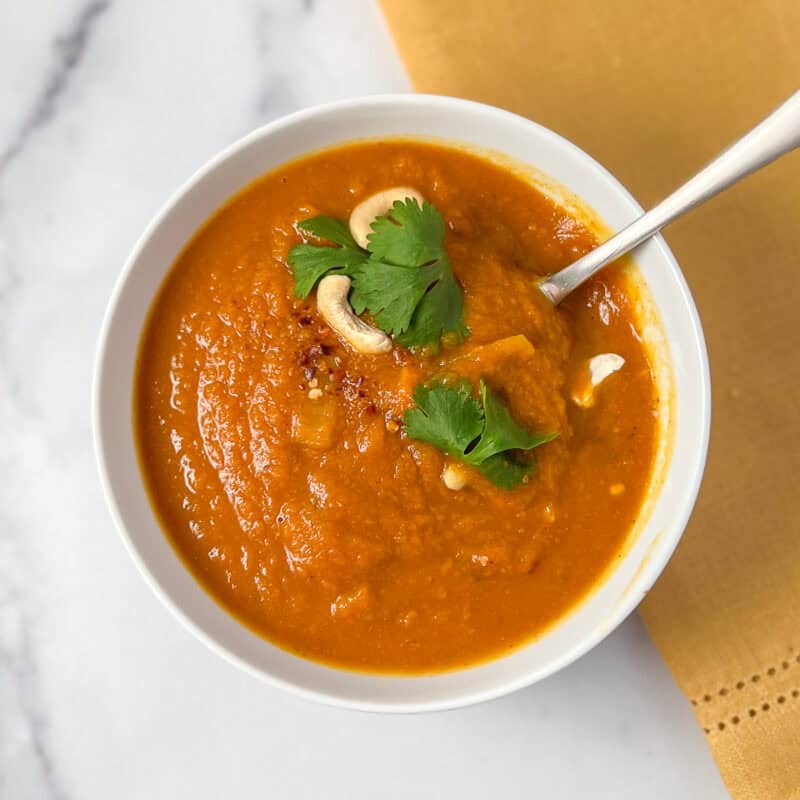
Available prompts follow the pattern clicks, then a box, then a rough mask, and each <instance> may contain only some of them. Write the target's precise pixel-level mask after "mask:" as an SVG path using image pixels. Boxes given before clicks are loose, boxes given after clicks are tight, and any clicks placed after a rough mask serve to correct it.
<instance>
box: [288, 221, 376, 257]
mask: <svg viewBox="0 0 800 800" xmlns="http://www.w3.org/2000/svg"><path fill="white" fill-rule="evenodd" d="M297 227H298V228H300V230H301V231H307V232H308V233H310V234H312V235H313V236H316V237H317V238H318V239H327V240H328V241H329V242H333V243H334V244H338V245H341V246H342V247H349V248H350V249H351V250H361V248H360V247H359V246H358V245H357V244H356V240H355V239H354V238H353V237H352V236H351V234H350V230H349V228H348V227H347V225H345V224H344V222H342V221H341V220H339V219H334V218H333V217H326V216H323V215H320V216H318V217H311V219H304V220H303V221H302V222H298V223H297Z"/></svg>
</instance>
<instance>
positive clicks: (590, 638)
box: [91, 92, 711, 713]
mask: <svg viewBox="0 0 800 800" xmlns="http://www.w3.org/2000/svg"><path fill="white" fill-rule="evenodd" d="M431 105H434V106H438V110H440V111H441V112H442V113H443V114H446V113H447V112H448V110H451V109H455V108H459V109H469V110H471V111H472V112H474V113H476V114H489V115H492V116H497V117H500V118H506V119H508V120H510V121H513V122H514V123H515V124H520V123H522V124H523V125H524V126H529V127H530V129H531V130H535V131H538V133H539V135H543V136H545V137H547V138H550V139H554V140H556V141H557V143H558V145H559V146H561V147H564V148H566V149H569V150H572V151H573V153H574V154H575V155H577V157H578V158H579V159H582V160H583V161H585V162H586V165H587V167H592V168H593V169H594V170H596V171H597V172H599V173H601V174H602V175H603V176H604V177H605V178H606V180H607V182H608V183H609V185H610V186H611V187H613V190H614V191H615V192H616V194H617V196H618V199H620V200H622V201H623V202H624V203H625V204H626V205H627V206H628V207H629V209H630V210H631V211H632V212H634V213H635V214H637V215H638V214H641V213H643V209H642V207H641V206H640V205H639V203H638V202H637V201H636V199H635V198H634V197H633V195H632V194H631V193H630V192H629V191H628V189H627V188H626V187H625V186H624V185H623V184H622V183H621V182H620V181H619V180H618V179H617V178H616V177H615V176H614V175H613V174H612V173H611V172H610V171H609V170H608V169H606V167H604V166H603V165H602V164H601V163H599V162H598V161H596V160H595V159H594V158H593V157H592V156H591V155H589V154H588V153H586V152H585V151H584V150H582V149H581V148H580V147H578V146H577V145H576V144H574V143H573V142H571V141H570V140H569V139H567V138H565V137H564V136H562V135H560V134H558V133H556V132H555V131H553V130H551V129H549V128H547V127H545V126H543V125H541V124H540V123H537V122H535V121H533V120H531V119H528V118H527V117H524V116H521V115H519V114H516V113H514V112H511V111H508V110H505V109H502V108H498V107H496V106H493V105H490V104H487V103H481V102H476V101H473V100H466V99H462V98H457V97H449V96H446V95H436V94H422V93H410V92H401V93H392V94H375V95H366V96H358V97H352V98H347V99H344V100H337V101H333V102H328V103H322V104H317V105H313V106H309V107H307V108H303V109H300V110H298V111H295V112H293V113H290V114H287V115H284V116H282V117H279V118H278V119H275V120H273V121H271V122H268V123H266V124H265V125H262V126H260V127H258V128H256V129H254V130H253V131H251V132H250V133H248V134H246V135H244V136H242V137H241V138H239V139H237V140H236V141H234V142H233V143H231V144H230V145H228V146H227V147H225V148H223V149H222V150H221V151H219V152H218V153H217V154H216V155H215V156H213V157H212V158H210V159H208V160H207V161H206V162H205V163H204V164H202V165H201V166H200V167H199V168H198V169H197V170H195V171H194V172H193V173H192V174H191V175H190V176H189V178H187V179H186V180H185V181H184V182H183V183H182V184H181V185H180V186H179V188H178V189H177V190H175V191H174V192H173V193H172V195H171V196H170V197H169V198H168V200H167V201H166V202H165V203H164V204H163V205H162V206H161V207H160V208H159V210H158V211H157V213H156V214H155V215H154V216H153V217H152V219H151V220H150V222H149V223H148V224H147V226H146V227H145V229H144V231H143V232H142V234H141V235H140V236H139V238H138V239H137V241H136V243H135V245H134V246H133V248H132V250H131V252H130V254H129V255H128V257H127V259H126V260H125V263H124V265H123V267H122V269H121V271H120V273H119V275H118V276H117V279H116V281H115V283H114V287H113V290H112V292H111V295H110V297H109V300H108V303H107V306H106V310H105V313H104V315H103V321H102V325H101V328H100V332H99V338H98V344H97V349H96V352H95V358H94V363H93V378H92V387H91V419H92V438H93V445H94V451H95V458H96V461H97V465H98V471H99V475H100V483H101V486H102V491H103V495H104V497H105V501H106V504H107V506H108V509H109V511H110V513H111V517H112V519H113V521H114V524H115V527H116V528H117V531H118V532H119V534H120V537H121V538H122V541H123V544H124V546H125V549H126V550H127V551H128V553H129V555H130V556H131V558H132V560H133V562H134V563H135V564H136V567H137V568H138V570H139V572H140V573H141V575H142V576H143V578H144V580H145V582H146V583H147V584H148V585H149V586H150V588H151V590H152V591H153V592H154V593H155V594H156V596H157V597H158V598H159V599H160V600H161V602H162V603H163V604H164V605H165V606H166V608H168V609H169V611H170V612H171V613H172V614H173V615H174V616H175V617H176V618H177V619H178V620H180V622H181V623H182V624H183V625H184V626H185V627H186V628H187V629H188V630H189V631H190V632H191V633H192V634H193V635H194V636H195V637H197V638H198V639H199V640H200V641H201V642H203V643H204V644H205V645H206V646H208V647H209V648H210V649H211V650H212V651H214V652H215V653H217V654H218V655H220V656H221V657H222V658H224V659H225V660H226V661H228V662H229V663H231V664H233V665H235V666H237V667H239V668H240V669H242V670H243V671H245V672H247V673H248V674H250V675H253V676H254V677H256V678H258V679H260V680H262V681H264V682H266V683H267V684H270V685H272V686H275V687H277V688H280V689H284V690H286V691H288V692H290V693H292V694H295V695H298V696H300V697H302V698H304V699H309V700H314V701H317V702H321V703H324V704H327V705H332V706H337V707H340V708H348V709H353V710H361V711H370V712H393V713H420V712H430V711H442V710H449V709H454V708H461V707H464V706H469V705H474V704H477V703H482V702H486V701H489V700H493V699H496V698H498V697H502V696H504V695H506V694H510V693H512V692H515V691H517V690H519V689H522V688H525V687H526V686H530V685H532V684H533V683H536V682H537V681H539V680H542V679H543V678H545V677H547V676H549V675H552V674H553V673H555V672H557V671H559V670H560V669H562V668H564V667H565V666H568V665H569V664H571V663H572V662H573V661H575V660H576V659H578V658H579V657H580V656H582V655H583V654H585V653H586V652H588V651H589V650H591V649H592V648H593V647H595V646H596V645H597V644H599V643H600V642H601V641H602V640H603V639H605V638H606V636H608V635H609V634H610V633H611V632H612V631H614V630H615V629H616V628H617V627H618V626H619V625H620V624H621V623H622V622H623V621H624V620H625V619H626V618H627V617H628V616H629V615H630V613H631V612H632V611H633V610H634V609H635V608H636V606H637V605H638V604H639V602H641V599H642V597H643V593H642V592H637V591H632V590H630V589H629V590H627V591H626V592H625V593H624V594H623V596H622V598H621V600H620V601H619V602H618V604H617V606H616V608H615V611H614V614H613V620H611V621H610V623H609V624H608V625H606V626H594V627H593V629H592V630H591V631H590V632H589V633H587V634H586V635H584V636H582V637H581V638H580V639H579V640H578V641H576V642H575V643H574V644H573V645H572V646H571V647H569V648H566V649H565V650H564V651H563V652H562V653H561V654H560V655H559V656H557V657H554V658H551V659H550V660H549V661H548V662H547V664H546V665H545V666H544V667H541V668H539V669H533V670H529V671H528V672H526V673H525V674H522V675H520V676H518V677H516V678H515V679H513V680H507V681H505V682H502V683H497V684H495V685H493V686H490V687H487V688H481V689H477V690H473V691H466V692H464V693H462V694H460V695H458V696H455V697H445V698H442V699H437V700H425V701H418V702H413V701H405V700H402V701H395V700H392V701H361V700H357V699H353V698H350V697H344V696H342V695H338V694H336V693H335V692H332V691H326V690H317V689H310V688H307V687H305V686H302V685H300V684H297V683H294V682H292V681H290V680H286V679H283V678H281V677H279V676H277V675H274V674H272V673H271V672H269V671H267V670H265V669H262V668H261V667H259V666H257V665H255V664H253V663H251V662H249V661H248V660H247V659H246V658H244V657H243V656H241V655H239V654H237V653H236V652H234V651H233V650H232V649H230V648H229V647H228V646H226V645H225V644H223V643H222V642H220V641H219V640H217V639H216V638H214V637H213V636H212V635H211V634H209V633H208V632H206V631H205V630H204V629H203V628H202V627H200V626H199V625H198V624H197V623H196V622H195V621H194V620H192V619H191V618H190V616H189V615H188V613H187V612H186V611H184V609H183V608H181V606H180V605H179V604H178V603H177V602H176V601H175V600H174V599H173V598H172V597H171V596H170V595H169V593H168V592H167V591H166V590H165V589H164V587H163V586H162V585H161V583H160V582H159V580H158V579H157V578H156V577H155V575H154V574H153V573H152V571H151V570H150V568H149V567H148V565H147V563H146V560H145V558H144V557H143V556H142V554H141V552H140V551H139V549H138V547H137V545H136V543H135V541H134V537H133V536H132V535H131V533H130V532H129V530H128V528H127V525H126V523H125V521H124V519H123V515H122V512H121V510H120V508H119V505H118V503H117V499H116V496H115V492H114V489H113V484H112V480H111V477H110V471H109V465H108V460H107V455H106V445H105V440H104V436H103V425H102V419H101V417H102V413H103V409H102V400H101V394H102V387H103V385H104V382H105V380H106V378H105V364H106V356H107V345H108V340H109V334H110V331H111V329H112V326H113V323H114V320H115V317H116V314H117V312H118V310H119V308H120V301H121V299H122V296H123V293H124V290H125V287H126V284H127V283H128V280H129V278H130V275H131V273H132V272H133V270H134V267H135V265H136V263H137V262H138V260H139V257H140V255H141V252H142V250H143V249H144V248H145V245H146V244H147V243H148V241H149V240H150V239H151V237H152V236H153V234H154V232H155V231H156V230H157V229H158V228H159V227H160V226H161V225H162V224H163V222H164V220H165V219H166V218H167V217H168V216H169V214H170V213H171V212H172V210H173V209H174V207H175V206H176V205H177V204H178V203H179V201H180V200H181V199H182V198H183V197H185V196H186V195H187V194H188V193H190V192H191V191H192V189H193V188H194V187H195V186H196V185H197V184H198V183H200V182H201V181H202V180H203V178H205V177H206V176H207V175H208V174H210V173H212V172H214V171H215V170H216V169H217V168H218V167H220V166H221V165H222V164H223V163H224V162H225V161H227V160H228V159H229V158H230V157H231V156H233V155H234V154H235V153H237V152H239V151H240V150H242V149H244V148H246V147H247V146H248V145H250V144H251V143H253V142H255V141H258V140H260V139H262V138H265V137H269V136H270V135H272V134H274V133H277V132H278V131H281V130H283V129H285V128H289V127H291V126H294V125H297V124H300V123H303V122H305V121H307V120H311V119H313V118H314V117H317V116H324V115H326V114H330V113H336V112H343V111H350V110H357V109H369V108H381V107H398V106H399V107H413V106H431ZM408 136H409V137H413V134H409V135H408ZM358 138H359V137H354V140H358ZM330 146H335V145H334V144H333V143H332V144H331V145H330ZM310 152H311V151H310ZM499 152H502V150H499ZM299 157H302V156H299ZM533 166H534V167H536V165H533ZM537 169H538V167H537ZM545 174H547V173H546V171H545ZM257 177H258V176H254V177H253V179H254V180H255V179H256V178H257ZM649 241H651V242H652V243H653V245H654V246H655V248H656V249H657V250H658V252H659V255H660V257H661V258H662V259H663V261H664V262H665V266H666V267H667V268H668V269H669V271H670V273H671V278H672V279H673V280H674V282H675V286H676V288H677V289H678V291H679V293H680V295H681V299H682V300H683V302H684V303H685V306H686V308H687V309H688V312H689V320H690V322H691V345H692V348H693V349H694V351H695V355H696V357H697V361H698V365H699V367H700V385H699V386H698V387H697V390H698V394H699V403H698V406H699V408H698V410H699V412H700V428H701V439H700V441H698V442H697V449H698V451H699V458H698V459H697V460H696V462H695V465H694V469H693V471H692V473H691V475H689V476H687V477H686V478H684V480H683V481H682V482H683V483H684V485H687V487H688V491H687V493H686V503H685V506H684V507H683V508H682V510H681V512H680V514H679V515H678V516H676V517H675V522H674V523H673V524H672V526H671V527H672V530H673V531H674V533H673V534H672V535H670V536H659V538H658V541H657V542H656V543H655V544H654V545H653V547H652V548H651V551H650V552H649V553H648V556H647V558H646V560H645V561H644V562H643V564H642V566H641V568H640V570H639V572H638V573H637V575H636V577H635V583H636V585H637V586H639V587H646V588H645V591H646V589H647V588H649V587H650V586H651V585H652V584H653V582H654V581H655V580H656V579H657V578H658V576H659V575H660V574H661V572H662V571H663V569H664V567H665V566H666V564H667V562H668V561H669V559H670V558H671V556H672V554H673V552H674V551H675V548H676V547H677V545H678V542H679V541H680V540H681V538H682V537H683V534H684V531H685V528H686V525H687V524H688V521H689V518H690V516H691V514H692V511H693V509H694V505H695V503H696V500H697V495H698V492H699V490H700V485H701V482H702V477H703V472H704V469H705V464H706V459H707V453H708V445H709V437H710V426H711V376H710V369H709V363H708V353H707V348H706V342H705V338H704V334H703V328H702V324H701V322H700V317H699V314H698V311H697V307H696V305H695V303H694V299H693V297H692V294H691V291H690V289H689V287H688V284H687V282H686V279H685V277H684V275H683V273H682V271H681V269H680V267H679V265H678V263H677V260H676V259H675V257H674V255H673V254H672V251H671V250H670V248H669V246H668V245H667V243H666V241H665V240H664V238H663V236H662V235H661V234H660V233H659V234H656V235H655V236H654V237H652V239H651V240H649ZM136 468H137V469H139V466H138V465H137V467H136ZM670 469H671V467H670ZM611 574H613V568H612V569H611V570H610V571H607V572H606V573H605V574H604V575H603V576H601V577H600V578H599V583H602V582H605V581H606V580H608V579H609V576H610V575H611ZM192 578H193V579H194V577H193V576H192ZM595 588H597V587H595ZM631 588H632V587H631ZM591 591H592V590H590V593H589V595H587V597H588V596H590V594H591ZM585 600H586V598H583V599H582V600H580V601H579V602H578V603H577V606H576V607H580V606H581V605H582V604H583V602H585ZM214 602H216V601H214ZM225 613H226V614H229V612H227V611H225ZM568 613H569V612H568ZM229 616H230V615H229ZM231 618H232V619H234V621H236V623H237V624H241V623H239V622H238V620H235V618H233V617H231ZM555 624H556V625H558V624H559V621H556V622H555ZM532 641H535V640H532ZM527 646H529V643H525V644H522V645H520V648H519V649H523V648H525V647H527ZM291 655H292V656H293V657H294V658H298V659H301V660H303V659H302V656H299V655H295V654H291ZM481 663H482V662H481ZM468 666H471V665H468ZM332 669H340V668H337V667H335V666H334V667H332ZM341 671H345V672H350V671H349V670H341ZM351 674H352V673H351ZM355 674H358V673H355ZM440 674H445V675H446V674H447V673H440ZM365 675H369V677H386V678H388V679H392V678H398V677H414V676H398V675H392V674H390V675H386V676H382V675H380V674H379V673H365Z"/></svg>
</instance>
